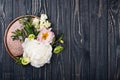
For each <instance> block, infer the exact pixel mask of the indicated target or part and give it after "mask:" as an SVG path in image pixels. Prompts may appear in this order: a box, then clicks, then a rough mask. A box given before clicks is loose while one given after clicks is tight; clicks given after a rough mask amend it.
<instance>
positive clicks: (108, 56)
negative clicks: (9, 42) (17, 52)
mask: <svg viewBox="0 0 120 80" xmlns="http://www.w3.org/2000/svg"><path fill="white" fill-rule="evenodd" d="M41 13H46V14H47V15H48V16H49V20H50V21H51V22H52V27H53V30H54V31H55V32H56V34H57V35H58V34H61V33H64V36H65V37H64V40H65V50H64V51H63V52H62V53H61V54H58V55H55V54H54V55H53V56H52V59H51V63H50V64H46V65H45V66H44V67H42V68H39V69H36V68H33V67H32V66H30V65H28V66H26V67H24V66H19V65H18V64H16V63H15V61H14V60H13V59H12V58H10V56H9V55H8V54H7V52H6V50H5V47H4V44H3V37H4V32H5V29H6V28H7V26H8V24H9V23H10V22H11V21H12V20H13V19H14V18H16V17H18V16H21V15H25V14H33V15H38V16H39V15H40V14H41ZM0 34H1V36H0V45H1V46H0V80H120V0H92V1H91V0H0Z"/></svg>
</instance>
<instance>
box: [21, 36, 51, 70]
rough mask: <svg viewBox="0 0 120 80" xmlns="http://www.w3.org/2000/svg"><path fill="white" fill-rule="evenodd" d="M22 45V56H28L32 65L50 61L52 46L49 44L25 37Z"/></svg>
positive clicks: (36, 65)
mask: <svg viewBox="0 0 120 80" xmlns="http://www.w3.org/2000/svg"><path fill="white" fill-rule="evenodd" d="M22 46H23V50H24V52H23V57H24V58H29V60H30V63H31V65H32V66H34V67H37V68H38V67H41V66H43V65H44V64H46V63H50V59H51V56H52V46H51V45H50V44H41V43H39V42H38V41H37V40H29V39H28V38H26V39H25V42H24V43H23V44H22Z"/></svg>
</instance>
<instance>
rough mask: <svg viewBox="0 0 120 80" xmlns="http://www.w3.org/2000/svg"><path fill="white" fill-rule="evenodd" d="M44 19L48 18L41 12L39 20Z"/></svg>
mask: <svg viewBox="0 0 120 80" xmlns="http://www.w3.org/2000/svg"><path fill="white" fill-rule="evenodd" d="M46 19H48V17H47V15H46V14H41V17H40V20H41V21H45V20H46Z"/></svg>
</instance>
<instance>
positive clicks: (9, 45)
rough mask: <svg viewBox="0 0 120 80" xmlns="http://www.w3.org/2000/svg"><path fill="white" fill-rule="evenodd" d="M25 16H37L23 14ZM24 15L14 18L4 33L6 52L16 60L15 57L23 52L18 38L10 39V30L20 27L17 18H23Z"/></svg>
mask: <svg viewBox="0 0 120 80" xmlns="http://www.w3.org/2000/svg"><path fill="white" fill-rule="evenodd" d="M25 16H32V17H33V18H35V17H37V16H34V15H25ZM23 17H24V16H20V17H17V18H15V19H14V20H13V21H12V22H11V23H10V24H9V25H8V26H7V29H6V31H5V35H4V45H5V48H6V50H7V52H8V54H9V55H10V56H11V57H12V58H13V59H14V60H16V57H17V56H19V55H21V54H22V53H23V49H22V45H21V42H20V41H19V40H14V41H13V40H12V38H11V36H12V32H13V31H15V30H16V29H20V27H21V24H20V23H19V19H21V18H23Z"/></svg>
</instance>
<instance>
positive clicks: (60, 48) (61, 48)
mask: <svg viewBox="0 0 120 80" xmlns="http://www.w3.org/2000/svg"><path fill="white" fill-rule="evenodd" d="M63 49H64V48H63V47H62V46H56V47H55V48H54V50H53V53H55V54H58V53H60V52H61V51H63Z"/></svg>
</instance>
